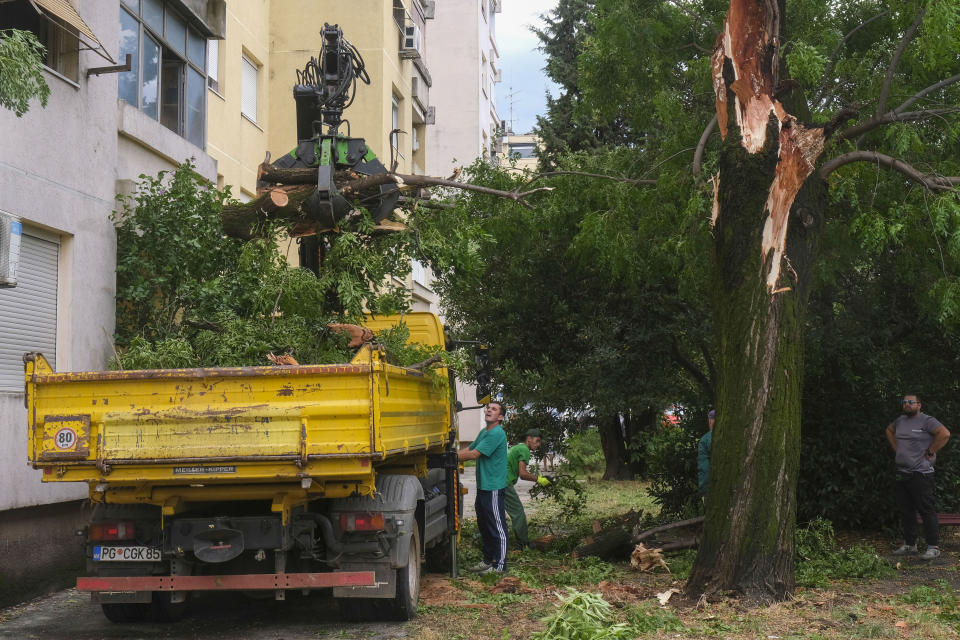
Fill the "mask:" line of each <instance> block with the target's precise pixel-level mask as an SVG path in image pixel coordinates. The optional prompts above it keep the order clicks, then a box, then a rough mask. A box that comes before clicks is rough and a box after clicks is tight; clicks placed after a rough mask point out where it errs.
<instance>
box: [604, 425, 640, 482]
mask: <svg viewBox="0 0 960 640" xmlns="http://www.w3.org/2000/svg"><path fill="white" fill-rule="evenodd" d="M597 422H598V423H599V425H598V427H597V428H598V429H599V430H600V445H601V446H602V447H603V459H604V461H605V462H606V469H605V470H604V472H603V479H604V480H632V479H633V472H632V471H631V470H630V465H629V464H628V462H627V447H626V444H625V443H624V440H623V431H622V429H621V426H620V416H619V415H616V414H614V415H613V416H607V417H606V418H602V419H600V420H598V421H597Z"/></svg>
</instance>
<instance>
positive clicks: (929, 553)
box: [920, 547, 940, 560]
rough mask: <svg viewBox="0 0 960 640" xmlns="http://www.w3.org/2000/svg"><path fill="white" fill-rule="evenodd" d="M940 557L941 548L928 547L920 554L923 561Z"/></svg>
mask: <svg viewBox="0 0 960 640" xmlns="http://www.w3.org/2000/svg"><path fill="white" fill-rule="evenodd" d="M939 557H940V549H939V547H927V550H926V551H924V552H923V553H921V554H920V559H921V560H933V559H934V558H939Z"/></svg>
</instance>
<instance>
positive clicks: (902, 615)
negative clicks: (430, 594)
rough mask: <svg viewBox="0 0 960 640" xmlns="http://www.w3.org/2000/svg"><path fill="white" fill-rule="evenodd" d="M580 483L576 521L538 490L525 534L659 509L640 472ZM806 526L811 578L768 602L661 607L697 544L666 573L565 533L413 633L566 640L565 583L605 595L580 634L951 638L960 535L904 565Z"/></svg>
mask: <svg viewBox="0 0 960 640" xmlns="http://www.w3.org/2000/svg"><path fill="white" fill-rule="evenodd" d="M584 488H585V490H586V492H587V498H588V501H587V507H586V508H585V509H584V510H583V512H582V513H581V514H580V515H579V516H578V517H577V518H576V519H575V521H573V522H570V523H563V524H561V523H558V522H556V516H557V513H556V511H555V510H553V509H552V507H551V505H550V504H549V503H548V502H542V501H535V502H534V503H533V504H532V505H531V506H530V507H528V509H527V513H528V515H529V516H531V517H530V521H531V532H532V534H533V535H534V536H536V535H538V534H544V533H551V532H553V533H554V534H559V535H563V534H564V533H566V534H572V535H574V536H576V535H578V534H579V533H580V532H583V531H586V532H587V533H589V532H591V531H592V523H593V521H594V520H604V519H607V518H609V517H611V516H614V515H617V514H623V513H626V512H628V511H630V510H631V509H632V510H635V511H639V510H643V511H644V513H653V514H656V507H655V506H654V505H653V503H652V501H651V500H650V498H649V496H647V494H646V491H645V488H646V486H645V485H644V484H643V483H640V482H604V481H596V480H595V481H590V482H588V483H585V484H584ZM534 510H536V513H534ZM475 535H476V526H475V524H474V523H473V522H468V523H467V526H466V527H465V530H464V533H463V537H462V538H461V540H462V544H461V554H460V561H461V566H467V564H468V562H469V563H470V564H472V563H474V562H476V561H477V560H479V551H478V548H479V540H478V539H477V540H474V539H473V536H475ZM805 535H806V537H805V538H803V539H802V540H801V541H800V542H801V546H802V551H803V553H805V554H806V555H807V559H806V560H804V562H805V563H807V565H808V566H807V570H809V575H811V576H813V578H812V579H810V580H809V581H808V583H806V586H800V587H799V588H798V589H797V591H796V595H795V597H794V598H793V599H792V600H789V601H786V602H782V603H777V604H773V605H770V606H755V605H749V604H746V603H743V602H740V601H738V600H735V599H720V600H718V601H710V602H699V603H697V602H690V601H685V600H683V598H682V597H681V596H674V598H673V599H671V600H670V602H669V604H668V605H667V606H665V607H663V606H660V604H659V602H658V601H657V599H656V598H655V596H656V594H657V593H660V592H663V591H665V590H667V589H670V588H676V589H680V588H682V587H683V582H684V580H685V579H686V577H687V576H688V575H689V572H690V568H691V567H692V565H693V562H694V559H695V557H696V551H694V550H687V551H682V552H678V553H671V554H666V560H667V563H668V564H669V566H670V569H671V572H672V573H670V574H668V573H666V572H658V573H638V572H635V571H633V570H632V569H630V568H629V565H628V563H627V562H626V559H624V562H622V563H608V562H603V561H600V560H597V559H592V558H585V559H576V558H573V557H571V555H570V553H569V549H570V548H572V545H571V544H567V545H566V546H564V545H562V544H561V545H558V546H557V547H556V548H554V549H553V550H550V551H536V550H525V551H522V552H513V553H511V555H510V556H509V560H508V565H509V574H510V575H511V576H512V577H514V578H516V579H518V580H519V582H520V583H521V584H522V585H523V586H524V587H525V589H526V592H523V593H501V594H493V593H491V592H490V591H491V589H492V588H493V586H494V585H495V584H496V583H497V582H498V581H499V579H500V578H501V576H496V575H488V576H483V577H481V578H480V579H479V580H477V579H472V578H470V577H465V578H464V579H462V580H459V581H455V583H454V585H455V586H456V588H457V590H458V591H457V593H458V594H460V595H462V599H461V601H460V602H455V603H450V604H449V605H448V606H442V607H438V606H425V607H421V615H420V617H419V619H418V621H417V622H415V623H413V624H412V625H411V628H410V634H409V637H411V638H420V639H423V640H439V639H440V638H444V639H447V638H463V639H464V640H467V639H469V640H508V639H515V640H528V639H529V638H531V636H533V635H534V634H537V633H540V634H541V635H540V636H538V638H542V639H543V640H564V638H565V637H566V636H564V635H563V634H564V633H567V631H564V630H563V629H567V630H568V631H569V630H570V629H572V628H574V627H576V625H574V626H572V627H563V626H562V625H560V626H558V625H554V627H553V628H554V634H553V635H544V632H545V631H547V629H548V624H553V623H556V622H557V618H556V612H557V611H558V605H562V603H563V598H565V597H567V596H568V594H569V593H570V592H569V591H568V587H570V588H573V589H575V590H576V591H577V592H580V593H584V594H598V593H599V594H601V595H602V597H603V598H604V600H605V601H606V602H608V603H609V604H610V605H611V606H610V607H609V608H608V609H604V610H603V622H602V623H601V624H599V625H594V627H595V630H594V631H595V632H596V633H601V631H596V628H599V629H602V630H603V631H602V634H606V635H602V634H601V635H589V636H583V637H584V638H586V639H587V640H597V639H598V638H612V637H616V638H618V639H619V638H639V637H642V638H645V639H646V638H652V639H654V640H668V639H669V640H676V639H694V638H727V639H730V640H753V639H754V638H761V639H762V638H770V637H776V638H780V639H781V640H788V639H789V640H846V639H847V638H855V639H859V638H903V639H906V638H923V639H928V638H929V639H931V640H941V639H942V640H946V639H948V638H957V636H958V635H960V591H957V590H955V589H954V587H953V584H954V583H955V582H956V581H957V580H958V576H957V567H956V562H955V557H956V556H955V551H956V550H958V549H960V540H953V541H951V540H950V539H949V538H948V539H946V540H944V541H943V544H944V550H945V553H944V557H943V561H942V562H940V563H936V564H934V565H929V564H923V563H919V562H914V563H909V562H905V563H903V566H902V567H901V568H900V569H893V568H892V566H891V565H890V563H889V562H888V560H887V559H886V558H885V557H879V558H878V554H877V553H876V550H875V548H874V547H879V548H882V549H884V553H886V551H887V550H888V549H887V547H886V545H889V541H887V540H861V539H857V540H846V539H844V541H843V542H837V540H836V538H835V537H834V536H833V533H832V531H827V530H826V529H825V528H824V526H822V525H817V526H815V527H813V528H812V529H808V531H807V533H806V534H805ZM802 566H803V564H802V563H801V568H802ZM858 576H859V577H858ZM862 576H866V577H862ZM592 602H595V601H592ZM575 609H577V607H576V606H570V607H568V610H571V611H572V613H570V615H571V616H573V618H574V621H576V619H577V616H580V615H581V614H580V613H577V611H575ZM580 622H583V621H582V620H580ZM620 631H623V633H622V634H620Z"/></svg>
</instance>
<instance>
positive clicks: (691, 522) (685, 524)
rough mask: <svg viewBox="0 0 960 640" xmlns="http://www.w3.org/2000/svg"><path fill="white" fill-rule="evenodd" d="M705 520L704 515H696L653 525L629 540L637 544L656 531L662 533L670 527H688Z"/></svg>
mask: <svg viewBox="0 0 960 640" xmlns="http://www.w3.org/2000/svg"><path fill="white" fill-rule="evenodd" d="M705 520H706V518H705V517H704V516H697V517H696V518H690V519H688V520H678V521H676V522H671V523H669V524H664V525H660V526H659V527H654V528H653V529H647V530H646V531H641V532H640V533H638V534H636V535H634V536H633V538H632V539H631V540H630V542H631V543H632V544H639V543H641V542H643V541H644V540H646V539H647V538H649V537H651V536H653V535H655V534H657V533H663V532H664V531H670V530H671V529H679V528H680V527H689V526H692V525H695V524H701V523H703V522H704V521H705Z"/></svg>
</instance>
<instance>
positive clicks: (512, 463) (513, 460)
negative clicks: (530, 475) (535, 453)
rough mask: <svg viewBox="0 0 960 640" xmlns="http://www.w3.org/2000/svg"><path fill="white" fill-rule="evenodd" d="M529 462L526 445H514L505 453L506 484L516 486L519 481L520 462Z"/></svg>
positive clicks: (528, 450) (528, 451) (528, 452)
mask: <svg viewBox="0 0 960 640" xmlns="http://www.w3.org/2000/svg"><path fill="white" fill-rule="evenodd" d="M521 460H523V461H524V462H525V463H529V462H530V449H528V448H527V445H525V444H523V443H522V442H521V443H520V444H515V445H513V446H512V447H510V450H509V451H507V484H517V480H519V479H520V461H521Z"/></svg>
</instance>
